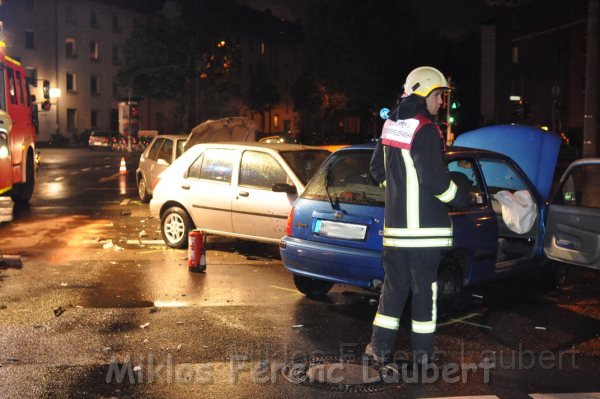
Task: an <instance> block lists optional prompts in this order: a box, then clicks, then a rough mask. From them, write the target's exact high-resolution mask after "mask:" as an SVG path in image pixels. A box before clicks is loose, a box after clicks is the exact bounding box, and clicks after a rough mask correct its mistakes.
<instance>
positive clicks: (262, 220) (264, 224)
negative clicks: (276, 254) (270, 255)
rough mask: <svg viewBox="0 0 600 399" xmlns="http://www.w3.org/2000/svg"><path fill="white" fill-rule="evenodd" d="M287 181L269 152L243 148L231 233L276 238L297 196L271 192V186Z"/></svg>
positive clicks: (282, 170)
mask: <svg viewBox="0 0 600 399" xmlns="http://www.w3.org/2000/svg"><path fill="white" fill-rule="evenodd" d="M290 182H291V180H290V179H289V177H288V175H287V173H286V171H285V170H284V169H283V167H282V166H281V165H280V164H279V162H278V161H277V160H276V159H275V158H273V156H272V155H271V154H268V153H265V152H259V151H244V153H243V154H242V160H241V163H240V173H239V181H238V186H237V188H235V190H234V193H233V199H232V204H231V206H232V221H233V231H234V233H236V234H243V235H249V236H253V237H261V238H263V239H270V240H274V241H279V239H280V238H281V237H283V236H284V235H285V226H286V221H287V217H288V214H289V212H290V209H291V207H292V203H293V202H294V200H295V199H296V198H297V195H296V194H287V193H281V192H274V191H273V190H272V186H273V183H290Z"/></svg>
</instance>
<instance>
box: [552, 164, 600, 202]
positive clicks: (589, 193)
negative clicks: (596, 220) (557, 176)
mask: <svg viewBox="0 0 600 399" xmlns="http://www.w3.org/2000/svg"><path fill="white" fill-rule="evenodd" d="M598 179H600V164H589V165H579V166H576V167H575V168H573V169H572V170H571V172H570V173H569V176H568V177H567V179H566V180H565V182H564V183H563V185H562V186H561V187H560V190H558V192H557V194H556V197H555V198H554V203H556V204H562V205H572V206H583V207H589V208H600V186H599V185H598V181H599V180H598Z"/></svg>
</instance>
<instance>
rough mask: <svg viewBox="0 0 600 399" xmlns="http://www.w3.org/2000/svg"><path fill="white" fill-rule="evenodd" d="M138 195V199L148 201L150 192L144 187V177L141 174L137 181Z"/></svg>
mask: <svg viewBox="0 0 600 399" xmlns="http://www.w3.org/2000/svg"><path fill="white" fill-rule="evenodd" d="M138 196H139V197H140V201H142V202H144V203H146V202H148V201H150V194H148V190H147V188H146V179H145V178H144V176H141V175H140V177H139V181H138Z"/></svg>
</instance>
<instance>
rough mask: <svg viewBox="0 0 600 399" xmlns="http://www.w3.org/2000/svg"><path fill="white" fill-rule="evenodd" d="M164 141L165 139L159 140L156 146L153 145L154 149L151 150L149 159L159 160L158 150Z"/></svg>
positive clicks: (155, 143)
mask: <svg viewBox="0 0 600 399" xmlns="http://www.w3.org/2000/svg"><path fill="white" fill-rule="evenodd" d="M163 141H165V140H164V139H157V140H156V141H155V142H154V144H152V147H150V150H149V151H148V157H147V158H149V159H152V160H153V161H156V159H157V158H158V150H160V146H161V145H162V143H163Z"/></svg>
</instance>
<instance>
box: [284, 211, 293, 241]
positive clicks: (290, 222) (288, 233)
mask: <svg viewBox="0 0 600 399" xmlns="http://www.w3.org/2000/svg"><path fill="white" fill-rule="evenodd" d="M293 223H294V207H292V209H291V210H290V214H289V215H288V219H287V224H286V226H285V235H286V236H288V237H291V236H292V225H293Z"/></svg>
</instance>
